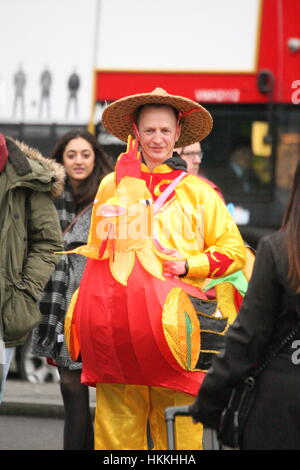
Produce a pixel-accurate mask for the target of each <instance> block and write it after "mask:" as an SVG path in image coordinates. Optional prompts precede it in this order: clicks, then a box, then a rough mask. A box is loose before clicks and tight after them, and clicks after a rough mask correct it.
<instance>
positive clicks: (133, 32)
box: [97, 0, 261, 72]
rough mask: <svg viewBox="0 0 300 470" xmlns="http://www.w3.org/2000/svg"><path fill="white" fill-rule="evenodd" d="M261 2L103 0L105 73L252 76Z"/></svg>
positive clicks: (101, 59) (100, 36)
mask: <svg viewBox="0 0 300 470" xmlns="http://www.w3.org/2000/svg"><path fill="white" fill-rule="evenodd" d="M260 6H261V1H260V0H226V1H225V0H209V1H207V0H186V1H182V0H161V1H159V0H152V2H148V1H147V0H126V1H120V0H102V1H101V12H100V17H99V28H98V41H97V42H98V53H97V66H98V68H100V69H113V70H115V69H121V70H150V71H177V70H178V71H200V72H201V71H212V72H222V71H225V72H226V71H227V72H232V71H237V72H249V71H250V72H251V71H253V70H254V68H255V65H256V63H255V62H256V50H257V49H256V46H257V39H258V33H259V16H260Z"/></svg>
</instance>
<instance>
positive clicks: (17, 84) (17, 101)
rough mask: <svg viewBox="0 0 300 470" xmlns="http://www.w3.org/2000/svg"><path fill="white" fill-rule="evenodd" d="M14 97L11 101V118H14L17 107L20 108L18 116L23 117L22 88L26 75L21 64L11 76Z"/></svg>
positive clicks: (24, 84) (23, 87)
mask: <svg viewBox="0 0 300 470" xmlns="http://www.w3.org/2000/svg"><path fill="white" fill-rule="evenodd" d="M13 83H14V88H15V97H14V103H13V118H16V115H17V109H19V110H20V117H21V119H22V120H23V119H24V118H25V102H24V89H25V86H26V75H25V72H24V71H23V68H22V66H21V65H20V66H19V69H18V71H17V72H16V73H15V74H14V78H13Z"/></svg>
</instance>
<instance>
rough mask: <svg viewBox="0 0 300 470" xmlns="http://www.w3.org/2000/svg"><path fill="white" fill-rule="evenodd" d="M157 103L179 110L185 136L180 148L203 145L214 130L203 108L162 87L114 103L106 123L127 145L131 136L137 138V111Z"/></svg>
mask: <svg viewBox="0 0 300 470" xmlns="http://www.w3.org/2000/svg"><path fill="white" fill-rule="evenodd" d="M154 103H159V104H166V105H169V106H173V108H175V109H177V110H178V111H179V117H180V122H181V134H180V137H179V139H178V142H177V143H176V146H177V147H185V146H187V145H190V144H193V143H195V142H200V141H201V140H202V139H204V138H205V137H206V136H207V135H208V134H209V133H210V131H211V129H212V125H213V120H212V117H211V115H210V113H209V112H208V111H207V110H206V109H205V108H203V106H201V105H200V104H198V103H196V102H195V101H193V100H190V99H188V98H184V97H182V96H176V95H170V94H169V93H167V92H166V91H165V90H163V89H162V88H155V90H153V91H152V92H151V93H141V94H138V95H131V96H126V97H125V98H121V99H119V100H117V101H114V102H113V103H112V104H110V105H109V106H107V108H106V109H105V110H104V112H103V114H102V123H103V125H104V127H105V129H106V130H107V131H108V132H109V133H110V134H112V135H114V136H115V137H118V139H120V140H123V141H124V142H127V137H128V135H130V134H131V135H132V136H134V133H133V126H132V124H133V120H134V114H135V112H136V110H137V109H138V108H139V107H140V106H142V105H144V104H154Z"/></svg>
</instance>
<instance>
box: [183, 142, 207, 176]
mask: <svg viewBox="0 0 300 470" xmlns="http://www.w3.org/2000/svg"><path fill="white" fill-rule="evenodd" d="M180 156H181V158H183V160H185V161H186V163H187V172H188V173H191V174H192V175H196V176H197V175H198V174H199V166H200V163H201V160H202V151H201V147H200V144H199V142H197V143H195V144H191V145H187V146H186V147H183V149H182V151H181V152H180Z"/></svg>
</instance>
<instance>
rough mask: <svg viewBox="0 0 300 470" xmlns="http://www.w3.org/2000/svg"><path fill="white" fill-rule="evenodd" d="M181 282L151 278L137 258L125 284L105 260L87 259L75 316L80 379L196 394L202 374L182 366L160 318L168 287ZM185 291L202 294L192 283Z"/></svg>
mask: <svg viewBox="0 0 300 470" xmlns="http://www.w3.org/2000/svg"><path fill="white" fill-rule="evenodd" d="M182 284H183V282H182V281H180V280H168V281H161V280H159V279H157V278H154V277H153V276H151V275H150V274H148V273H147V272H146V271H145V270H144V269H143V268H142V267H141V265H140V264H139V262H138V261H136V262H135V265H134V268H133V270H132V273H131V275H130V276H129V279H128V285H127V286H126V287H125V286H122V285H121V284H119V283H118V282H117V281H116V280H115V279H114V278H113V277H112V275H111V272H110V269H109V264H108V260H103V261H102V260H101V261H97V260H92V259H89V260H88V261H87V265H86V269H85V272H84V275H83V278H82V281H81V285H80V289H79V295H78V299H77V302H76V306H75V310H74V317H73V320H75V323H76V328H77V332H78V337H79V342H80V348H81V358H82V364H83V369H82V382H83V383H85V384H86V385H90V386H95V385H96V383H97V382H100V383H120V384H121V383H126V384H135V385H149V386H160V387H167V388H171V389H175V390H180V391H182V392H186V393H189V394H192V395H196V394H197V392H198V390H199V387H200V385H201V383H202V381H203V378H204V373H203V372H190V371H185V370H183V369H182V368H181V367H180V365H179V364H178V363H177V361H176V360H175V358H174V356H173V355H172V353H171V351H170V349H169V347H168V344H167V342H166V340H165V337H164V332H163V327H162V322H161V317H162V308H163V305H164V301H165V299H166V296H167V294H168V292H169V291H170V289H172V288H173V287H179V286H182ZM184 286H186V284H184ZM185 290H186V291H189V293H190V294H192V295H194V296H197V297H201V298H203V294H201V292H200V291H199V289H197V288H194V287H193V286H186V288H185Z"/></svg>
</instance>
